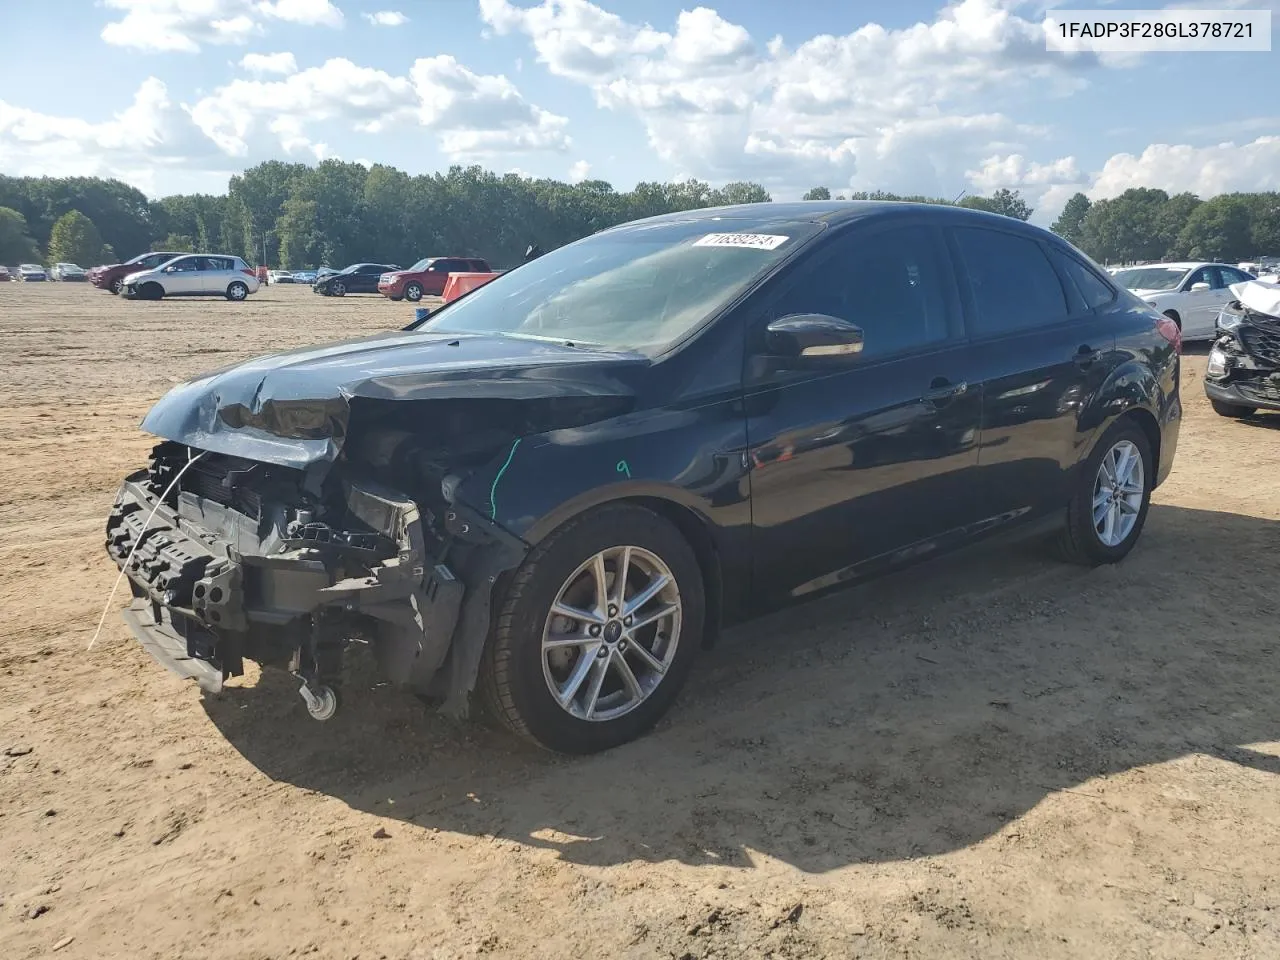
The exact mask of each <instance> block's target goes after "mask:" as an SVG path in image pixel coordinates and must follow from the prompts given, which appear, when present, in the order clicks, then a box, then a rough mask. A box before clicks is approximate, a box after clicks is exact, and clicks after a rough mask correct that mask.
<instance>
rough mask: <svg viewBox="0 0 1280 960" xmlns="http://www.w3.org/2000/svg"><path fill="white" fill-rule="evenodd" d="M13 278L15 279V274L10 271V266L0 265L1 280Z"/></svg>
mask: <svg viewBox="0 0 1280 960" xmlns="http://www.w3.org/2000/svg"><path fill="white" fill-rule="evenodd" d="M12 279H13V275H12V274H10V273H9V268H8V267H0V282H2V281H5V280H12Z"/></svg>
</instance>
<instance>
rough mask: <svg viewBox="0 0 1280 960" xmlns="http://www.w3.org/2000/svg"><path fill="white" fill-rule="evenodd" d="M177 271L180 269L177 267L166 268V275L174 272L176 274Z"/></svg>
mask: <svg viewBox="0 0 1280 960" xmlns="http://www.w3.org/2000/svg"><path fill="white" fill-rule="evenodd" d="M177 269H178V268H177V267H165V268H164V272H165V273H173V272H174V271H175V270H177Z"/></svg>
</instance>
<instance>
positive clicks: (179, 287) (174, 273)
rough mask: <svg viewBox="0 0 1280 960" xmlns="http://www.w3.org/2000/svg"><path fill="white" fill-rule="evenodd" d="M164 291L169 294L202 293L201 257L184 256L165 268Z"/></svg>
mask: <svg viewBox="0 0 1280 960" xmlns="http://www.w3.org/2000/svg"><path fill="white" fill-rule="evenodd" d="M163 276H164V281H163V285H164V292H165V293H166V294H169V295H179V296H181V295H186V294H192V293H200V292H201V290H200V258H199V257H183V258H182V259H181V260H175V261H174V262H173V263H171V264H169V265H168V266H167V267H165V268H164V273H163Z"/></svg>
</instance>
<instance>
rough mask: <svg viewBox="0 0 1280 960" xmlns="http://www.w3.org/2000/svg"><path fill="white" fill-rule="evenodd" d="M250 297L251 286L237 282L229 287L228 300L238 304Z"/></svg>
mask: <svg viewBox="0 0 1280 960" xmlns="http://www.w3.org/2000/svg"><path fill="white" fill-rule="evenodd" d="M248 296H249V285H248V284H247V283H241V282H240V281H239V280H236V281H234V282H232V283H231V285H230V286H228V287H227V299H228V300H235V301H236V302H237V303H238V302H240V301H241V300H244V299H245V298H246V297H248Z"/></svg>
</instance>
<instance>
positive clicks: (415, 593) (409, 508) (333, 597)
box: [107, 442, 526, 719]
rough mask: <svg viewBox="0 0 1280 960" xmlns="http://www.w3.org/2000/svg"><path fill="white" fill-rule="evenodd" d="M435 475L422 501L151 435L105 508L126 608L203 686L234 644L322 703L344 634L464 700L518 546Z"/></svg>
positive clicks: (451, 701) (417, 683) (323, 710)
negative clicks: (150, 446)
mask: <svg viewBox="0 0 1280 960" xmlns="http://www.w3.org/2000/svg"><path fill="white" fill-rule="evenodd" d="M344 474H345V475H344ZM444 490H447V485H443V488H442V494H441V496H440V498H439V499H438V501H437V502H435V503H430V504H423V503H420V502H419V501H416V500H414V499H412V498H410V497H409V496H407V495H405V494H402V493H400V492H398V491H396V490H394V489H390V488H388V487H384V486H382V485H381V484H380V483H379V482H376V481H374V480H370V479H365V478H364V477H362V476H359V475H358V472H356V471H350V470H347V471H343V470H333V471H330V472H329V473H328V474H327V476H326V477H325V479H324V481H323V482H322V483H320V484H318V485H317V484H315V483H314V482H312V480H311V478H308V476H307V474H306V473H304V471H302V470H298V469H294V468H291V467H286V466H280V465H273V464H268V463H263V462H260V461H251V460H245V459H241V458H237V457H234V456H229V455H226V454H220V453H214V452H209V451H204V452H202V451H200V450H196V449H193V448H192V447H189V446H186V445H183V444H181V443H175V442H164V443H161V444H160V445H158V446H157V447H156V448H155V449H154V450H153V452H152V457H151V462H150V465H149V466H148V468H147V469H145V470H141V471H139V472H137V473H135V474H133V475H131V476H129V477H128V478H127V479H126V480H125V481H124V483H123V484H122V485H121V487H120V489H119V492H118V494H117V497H116V502H115V506H114V508H113V509H112V511H111V515H110V518H109V520H108V522H107V551H108V553H109V554H110V555H111V557H112V558H113V559H114V560H115V562H116V563H117V565H119V566H120V567H121V568H122V569H123V571H124V573H125V574H126V576H127V578H128V580H129V584H130V587H131V589H132V591H133V598H134V599H133V602H132V603H131V604H130V606H129V607H128V609H127V610H126V612H125V620H126V622H127V623H128V625H129V627H130V629H131V630H132V632H133V634H134V635H135V636H136V637H137V639H138V640H139V641H140V642H141V643H142V645H143V646H144V647H145V648H146V649H147V650H148V651H149V652H150V653H151V654H152V656H153V657H154V658H155V659H156V660H158V661H159V662H160V663H162V664H163V665H165V666H166V667H168V668H169V669H170V670H172V671H173V672H175V673H177V674H179V675H180V676H184V677H189V678H192V679H195V680H197V681H198V682H199V683H200V686H201V687H202V688H204V689H205V690H207V691H211V692H217V691H218V690H220V689H221V688H222V685H223V682H224V681H225V680H226V679H227V678H228V677H233V676H239V675H240V674H242V673H243V669H244V667H243V664H244V660H245V659H246V658H247V659H251V660H254V661H256V662H258V663H260V664H261V665H262V666H264V667H267V668H279V669H283V670H287V671H289V672H290V673H292V674H293V675H294V676H295V677H297V678H298V679H299V680H301V681H302V687H301V693H302V696H303V699H304V700H305V701H306V702H307V706H308V709H309V711H310V712H311V714H312V715H313V716H315V717H317V718H318V719H325V718H327V717H328V716H331V715H332V713H333V711H334V709H336V696H335V693H334V689H335V687H336V685H337V683H338V680H339V677H340V676H341V673H342V667H343V659H344V654H345V653H346V652H347V650H348V649H349V648H350V647H351V646H352V645H353V644H358V645H362V646H367V647H368V648H369V649H370V650H371V652H372V654H373V656H374V657H375V658H376V660H377V663H378V667H379V671H380V673H381V674H382V676H383V677H384V678H385V679H386V680H387V681H389V682H391V683H393V684H396V685H398V686H401V687H406V688H408V689H411V690H413V691H414V692H417V693H419V694H423V695H426V696H429V697H431V698H433V699H438V700H442V701H444V706H445V709H446V710H449V711H451V712H453V713H455V714H462V713H465V708H466V703H467V698H468V694H469V692H470V689H471V687H472V686H473V684H474V681H475V676H476V673H477V670H478V667H479V662H480V657H481V654H482V651H483V646H484V639H485V636H486V634H487V631H488V623H489V605H490V601H491V599H492V587H493V585H494V583H495V581H496V579H497V577H498V576H499V575H500V574H501V573H502V572H503V571H504V570H508V569H511V568H513V567H514V566H516V565H517V564H519V562H520V560H521V559H522V558H523V556H524V554H525V552H526V546H525V544H524V543H523V542H522V541H521V540H519V539H518V538H516V537H514V536H511V535H510V534H508V533H506V532H505V531H504V530H503V529H501V528H500V527H498V526H497V525H495V524H494V523H493V522H491V521H490V519H489V518H487V517H485V516H483V515H482V514H480V513H479V512H478V511H476V510H474V509H472V508H470V507H469V506H467V505H466V504H464V503H461V502H455V503H450V502H448V501H447V500H446V499H445V497H444V492H443V491H444Z"/></svg>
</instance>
